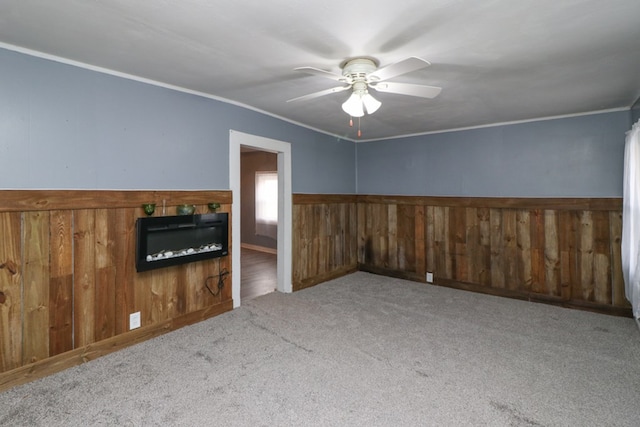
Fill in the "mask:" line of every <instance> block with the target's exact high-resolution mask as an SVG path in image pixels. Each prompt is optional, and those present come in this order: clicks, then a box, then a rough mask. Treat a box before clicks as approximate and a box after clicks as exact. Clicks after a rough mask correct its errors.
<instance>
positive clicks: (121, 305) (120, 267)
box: [112, 208, 137, 335]
mask: <svg viewBox="0 0 640 427" xmlns="http://www.w3.org/2000/svg"><path fill="white" fill-rule="evenodd" d="M136 211H137V208H122V209H117V210H116V211H115V218H114V222H113V227H114V229H113V234H112V235H113V262H114V264H113V267H114V269H115V279H116V283H115V285H116V287H115V307H114V309H115V310H114V311H115V312H114V322H115V325H114V327H115V334H116V335H118V334H122V333H124V332H126V331H128V330H129V315H130V314H131V313H133V312H134V310H133V306H134V301H135V288H134V286H133V280H132V277H133V276H134V275H135V274H136V271H135V261H134V260H135V254H136V241H135V239H136V230H135V224H136V217H137V215H136Z"/></svg>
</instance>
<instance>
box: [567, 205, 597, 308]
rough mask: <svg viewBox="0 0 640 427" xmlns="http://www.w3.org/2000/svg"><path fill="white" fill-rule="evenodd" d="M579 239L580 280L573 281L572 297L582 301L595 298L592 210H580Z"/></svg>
mask: <svg viewBox="0 0 640 427" xmlns="http://www.w3.org/2000/svg"><path fill="white" fill-rule="evenodd" d="M579 230H580V240H579V241H578V253H579V257H578V267H579V268H578V273H579V275H580V280H579V281H578V282H576V283H575V287H574V289H575V291H576V292H575V293H574V294H572V297H573V298H576V297H578V298H579V299H581V300H584V301H593V300H594V299H595V293H594V288H595V284H594V281H593V218H592V212H590V211H582V212H581V215H580V229H579Z"/></svg>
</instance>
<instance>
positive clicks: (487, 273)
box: [475, 207, 491, 286]
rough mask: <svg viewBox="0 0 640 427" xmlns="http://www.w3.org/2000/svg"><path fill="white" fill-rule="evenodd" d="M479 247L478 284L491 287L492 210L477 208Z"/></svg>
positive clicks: (477, 262)
mask: <svg viewBox="0 0 640 427" xmlns="http://www.w3.org/2000/svg"><path fill="white" fill-rule="evenodd" d="M477 217H478V228H479V233H480V234H479V236H478V237H479V247H478V253H477V255H476V257H475V258H476V265H477V268H476V270H477V274H478V282H479V283H480V284H481V285H484V286H490V285H491V216H490V209H489V208H486V207H481V208H477Z"/></svg>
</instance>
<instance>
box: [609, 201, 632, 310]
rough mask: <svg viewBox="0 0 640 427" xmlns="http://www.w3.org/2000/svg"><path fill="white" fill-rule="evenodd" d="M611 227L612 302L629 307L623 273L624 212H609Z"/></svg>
mask: <svg viewBox="0 0 640 427" xmlns="http://www.w3.org/2000/svg"><path fill="white" fill-rule="evenodd" d="M609 227H610V232H609V236H610V241H611V249H610V250H611V287H612V292H611V294H612V295H611V298H612V303H613V305H615V306H619V307H629V306H630V304H629V301H627V298H626V296H625V289H624V277H623V275H622V248H621V244H622V212H620V211H615V212H609Z"/></svg>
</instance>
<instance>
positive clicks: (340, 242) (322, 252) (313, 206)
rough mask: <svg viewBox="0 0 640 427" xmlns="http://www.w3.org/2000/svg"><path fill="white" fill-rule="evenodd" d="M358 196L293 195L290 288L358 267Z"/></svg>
mask: <svg viewBox="0 0 640 427" xmlns="http://www.w3.org/2000/svg"><path fill="white" fill-rule="evenodd" d="M357 233H358V226H357V196H356V195H337V194H294V195H293V247H292V253H293V259H292V264H293V266H292V270H293V271H292V282H293V283H292V285H293V290H294V291H296V290H300V289H303V288H306V287H309V286H313V285H316V284H318V283H321V282H324V281H327V280H330V279H333V278H336V277H339V276H343V275H345V274H348V273H351V272H354V271H356V270H357V269H358V258H357V253H358V252H357V244H358V242H357Z"/></svg>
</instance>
